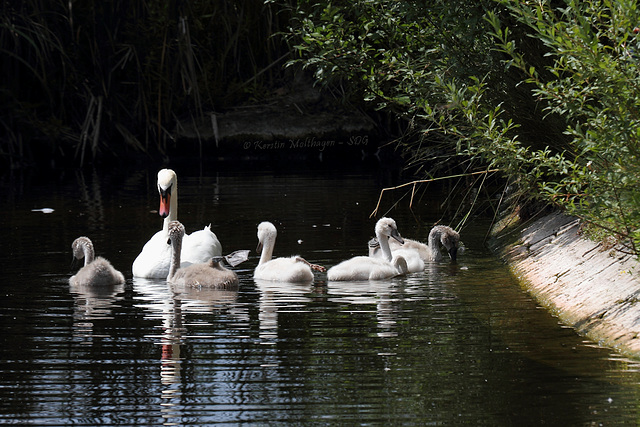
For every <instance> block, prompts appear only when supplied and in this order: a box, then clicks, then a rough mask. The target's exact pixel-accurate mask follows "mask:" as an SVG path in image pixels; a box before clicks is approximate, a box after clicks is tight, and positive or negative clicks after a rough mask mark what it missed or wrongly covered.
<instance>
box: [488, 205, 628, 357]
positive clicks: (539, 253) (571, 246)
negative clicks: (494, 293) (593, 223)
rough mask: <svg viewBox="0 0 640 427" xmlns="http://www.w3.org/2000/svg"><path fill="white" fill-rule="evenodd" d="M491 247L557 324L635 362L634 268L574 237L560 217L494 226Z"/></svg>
mask: <svg viewBox="0 0 640 427" xmlns="http://www.w3.org/2000/svg"><path fill="white" fill-rule="evenodd" d="M492 234H493V238H492V241H491V243H490V246H491V248H492V249H493V250H494V251H495V252H497V253H498V254H499V256H501V257H502V258H503V259H504V260H505V261H506V262H507V263H508V265H509V266H510V268H511V270H512V272H513V273H514V274H515V276H516V277H517V278H518V279H519V280H520V282H521V284H522V286H523V287H524V288H525V289H526V290H527V291H528V292H529V293H530V294H531V295H532V296H533V297H534V298H535V299H536V301H537V302H538V303H539V304H541V305H542V306H543V307H545V308H546V309H548V310H550V311H551V312H552V313H553V314H555V315H556V316H558V318H559V319H560V321H561V322H562V323H564V324H566V325H569V326H572V327H573V328H574V329H576V331H577V332H578V333H580V334H582V335H585V336H587V337H588V338H589V339H591V340H593V341H595V342H598V343H599V344H600V345H603V346H606V347H611V348H613V349H616V350H617V351H619V352H621V353H623V354H625V355H627V356H630V357H633V358H640V277H639V273H640V263H639V262H638V260H637V258H636V257H635V256H632V255H628V254H624V253H622V252H620V251H619V250H618V249H616V248H606V247H605V246H604V245H603V244H601V243H598V242H594V241H591V240H589V239H587V238H585V237H583V236H582V235H581V233H580V220H579V219H577V218H575V217H571V216H568V215H565V214H562V213H560V212H554V213H551V214H547V215H545V216H543V217H540V218H538V219H536V220H534V221H533V222H530V223H528V224H526V225H522V224H521V221H520V219H519V218H518V216H517V215H513V216H510V217H508V218H505V219H504V220H503V221H501V223H499V224H498V225H497V226H496V227H494V229H493V231H492Z"/></svg>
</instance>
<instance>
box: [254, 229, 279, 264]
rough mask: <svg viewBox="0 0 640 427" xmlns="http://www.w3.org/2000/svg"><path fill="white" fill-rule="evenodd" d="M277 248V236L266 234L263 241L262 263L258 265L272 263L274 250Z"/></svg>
mask: <svg viewBox="0 0 640 427" xmlns="http://www.w3.org/2000/svg"><path fill="white" fill-rule="evenodd" d="M275 246H276V236H275V235H274V234H272V233H266V235H265V236H264V237H263V239H262V252H261V253H260V262H258V265H260V264H264V263H265V262H268V261H271V257H272V256H273V248H274V247H275Z"/></svg>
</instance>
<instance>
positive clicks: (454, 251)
mask: <svg viewBox="0 0 640 427" xmlns="http://www.w3.org/2000/svg"><path fill="white" fill-rule="evenodd" d="M449 257H450V258H451V261H456V260H457V259H458V248H456V247H455V246H454V247H452V248H451V249H449Z"/></svg>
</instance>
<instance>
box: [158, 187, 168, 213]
mask: <svg viewBox="0 0 640 427" xmlns="http://www.w3.org/2000/svg"><path fill="white" fill-rule="evenodd" d="M170 201H171V192H170V191H160V209H158V213H159V214H160V216H161V217H162V218H166V217H168V216H169V206H170V205H169V202H170Z"/></svg>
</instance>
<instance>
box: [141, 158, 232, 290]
mask: <svg viewBox="0 0 640 427" xmlns="http://www.w3.org/2000/svg"><path fill="white" fill-rule="evenodd" d="M158 192H159V194H160V209H159V210H158V212H159V213H160V215H161V216H162V217H164V222H163V227H162V230H160V231H158V232H157V233H156V234H154V235H153V236H152V237H151V239H149V241H148V242H147V243H145V245H144V247H143V248H142V251H141V252H140V254H139V255H138V257H137V258H136V259H135V261H134V262H133V266H132V272H133V275H134V276H135V277H143V278H147V279H160V278H161V279H164V278H166V277H167V274H169V264H170V262H171V246H170V245H169V244H168V243H167V241H168V225H169V223H170V222H171V221H176V220H177V219H178V178H177V176H176V173H175V172H174V171H173V170H171V169H162V170H161V171H160V172H158ZM220 255H222V245H220V242H219V241H218V238H217V237H216V235H215V234H214V233H213V232H212V231H211V226H210V225H208V226H206V227H204V228H203V229H202V230H198V231H195V232H193V233H191V234H185V236H184V238H183V241H182V252H181V254H180V259H181V266H183V267H186V266H189V265H191V264H198V263H203V262H208V261H209V260H210V259H211V258H213V257H215V256H220Z"/></svg>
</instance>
